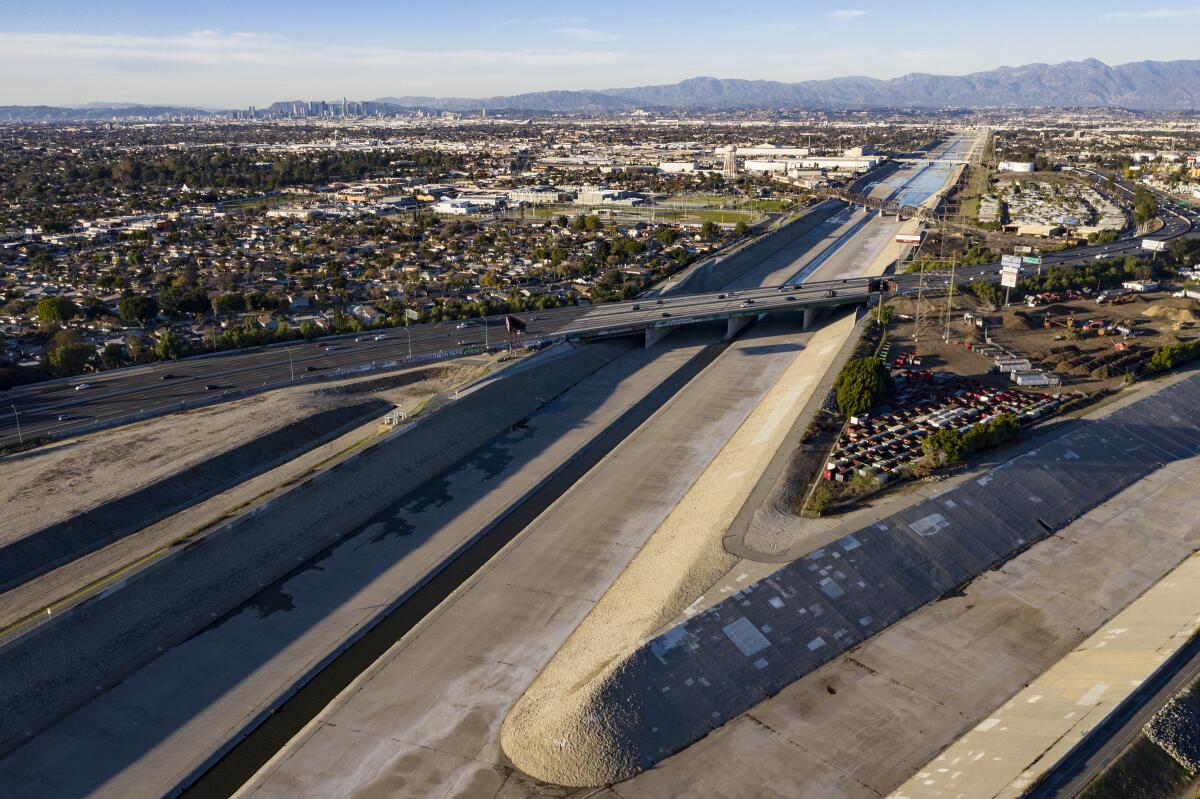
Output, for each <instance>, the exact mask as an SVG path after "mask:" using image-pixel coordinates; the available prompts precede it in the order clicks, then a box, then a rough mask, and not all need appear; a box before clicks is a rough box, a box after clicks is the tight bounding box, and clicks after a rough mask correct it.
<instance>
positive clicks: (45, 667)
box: [0, 340, 634, 754]
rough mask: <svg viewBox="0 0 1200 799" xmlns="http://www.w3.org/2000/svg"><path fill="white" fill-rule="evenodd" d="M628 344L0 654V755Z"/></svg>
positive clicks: (498, 395)
mask: <svg viewBox="0 0 1200 799" xmlns="http://www.w3.org/2000/svg"><path fill="white" fill-rule="evenodd" d="M633 345H634V342H633V341H632V340H620V341H610V342H604V343H599V344H592V345H588V346H586V347H578V348H574V347H566V346H564V347H562V348H561V349H556V350H551V351H547V352H546V353H543V354H542V355H541V356H538V357H537V358H536V359H535V360H534V361H532V362H528V363H526V364H521V365H518V366H517V367H516V368H513V369H512V370H511V372H510V374H509V375H508V376H507V377H505V378H503V379H498V380H494V381H491V382H489V383H487V384H485V385H482V386H480V387H479V388H477V389H476V390H473V391H469V392H465V393H464V395H463V396H461V397H460V398H458V399H457V400H455V401H454V402H452V403H451V404H450V405H448V406H447V407H445V408H443V409H442V410H440V411H438V412H436V413H433V414H431V415H430V416H428V417H425V418H423V419H419V420H418V421H417V422H416V423H415V424H413V425H412V426H411V427H409V428H407V429H405V430H404V431H402V432H400V433H398V434H396V435H393V436H390V437H388V438H386V439H383V440H382V441H380V442H379V443H377V444H375V445H373V446H371V447H369V448H367V449H365V450H363V451H362V452H360V453H358V454H356V455H355V456H353V457H352V458H349V459H347V460H346V461H344V462H342V463H341V464H339V465H337V466H334V467H332V468H331V469H329V470H328V471H326V472H322V473H320V474H318V475H316V476H314V477H313V478H311V479H309V480H306V481H304V482H302V483H300V484H298V485H296V486H295V487H294V488H293V489H292V490H290V491H287V492H285V493H284V494H282V495H280V496H278V497H276V498H274V499H272V500H270V501H268V502H266V503H264V504H262V505H260V506H257V507H256V508H254V509H253V510H251V511H248V512H247V513H245V514H243V515H241V516H239V517H237V518H235V519H233V520H231V521H229V522H228V523H226V524H225V525H223V526H222V527H221V528H220V529H218V530H216V531H214V532H213V533H212V534H210V535H209V536H207V537H206V538H204V539H202V540H200V541H198V542H197V543H195V544H193V545H190V546H188V547H185V548H182V549H180V550H179V551H178V552H176V553H173V554H172V555H171V556H169V557H167V558H164V559H163V560H161V561H159V562H158V563H156V564H154V565H152V566H150V567H148V568H147V569H145V570H144V571H142V572H139V573H137V574H135V575H134V576H131V577H130V578H129V579H128V580H127V581H126V582H124V583H120V584H117V585H115V586H114V587H113V588H112V589H110V590H109V591H107V592H105V593H103V594H101V595H99V596H98V597H96V598H95V599H93V600H91V601H89V602H86V603H84V604H82V605H80V606H78V607H76V608H74V609H72V610H71V611H69V612H67V613H66V614H64V615H63V616H62V617H61V618H59V619H56V620H54V621H52V622H49V623H46V624H43V625H42V626H40V627H39V628H37V629H36V630H34V631H32V632H30V633H28V634H27V635H24V636H22V637H20V638H18V639H16V640H14V641H12V642H10V643H9V644H7V645H6V646H5V647H4V648H3V649H0V754H4V753H7V752H10V751H11V750H12V749H14V748H15V747H16V746H18V745H20V744H21V743H23V742H24V741H25V740H27V738H28V737H29V736H31V735H33V734H36V733H37V732H38V731H40V730H42V729H44V728H45V727H47V726H48V725H50V724H52V723H53V722H54V721H56V720H57V719H59V718H61V717H63V716H65V715H66V714H68V713H70V712H71V711H72V710H73V709H75V708H76V707H78V706H80V705H82V704H84V703H85V702H87V701H88V700H90V699H91V698H92V697H94V696H95V695H96V694H97V693H98V692H100V691H103V690H104V689H106V688H108V687H110V686H112V685H114V684H116V683H118V682H120V681H121V680H122V679H124V678H125V677H126V676H127V675H129V674H130V673H132V672H133V671H135V670H136V669H138V668H139V667H141V666H142V665H144V664H146V663H148V662H149V661H151V660H152V659H154V658H155V657H156V656H157V655H158V654H159V653H160V652H162V651H164V650H165V649H167V648H169V647H171V646H174V645H176V644H178V643H180V642H181V641H184V640H186V639H187V638H189V637H191V636H192V635H194V634H196V633H197V632H199V631H200V630H202V629H203V628H204V627H205V626H206V625H208V624H210V623H212V622H214V621H215V620H217V619H218V618H220V617H221V616H222V615H223V614H225V613H227V612H229V611H231V610H233V609H234V608H236V607H237V606H238V605H239V604H240V603H241V602H243V601H244V600H245V598H246V597H247V596H249V595H251V594H253V593H254V592H255V591H257V590H259V588H260V587H261V586H263V585H265V584H269V583H271V582H272V581H274V580H277V579H279V578H280V577H282V576H283V575H285V574H287V573H288V572H289V571H290V570H291V569H293V568H295V567H296V566H297V565H299V564H300V563H302V562H303V561H305V560H308V559H309V558H311V557H313V556H314V555H316V554H317V553H319V552H320V551H321V550H322V549H324V548H325V547H327V546H329V545H330V544H332V543H334V542H335V541H336V540H338V539H339V538H341V537H342V536H343V535H345V534H346V533H348V532H350V531H353V530H354V529H355V528H356V527H357V526H359V525H361V524H363V523H365V522H366V521H367V520H369V519H370V518H371V517H372V516H374V515H375V514H377V513H379V512H380V511H382V510H383V509H384V508H386V507H387V506H388V505H389V504H391V503H392V502H394V501H395V500H396V499H397V498H399V497H401V496H403V495H404V494H406V493H408V492H409V491H411V490H413V489H414V488H416V487H417V486H419V485H420V484H421V483H423V482H424V481H426V480H428V479H430V478H432V477H434V476H435V475H437V474H438V473H440V472H441V471H443V470H444V469H446V468H448V467H450V466H452V465H453V464H454V463H456V462H457V461H459V460H460V459H462V458H464V457H467V456H468V455H469V454H470V453H471V452H473V451H474V450H475V449H477V448H478V447H480V446H482V445H483V444H484V443H486V442H487V441H489V440H490V439H492V438H494V437H495V436H497V435H499V434H501V433H503V432H505V431H506V430H508V429H510V428H511V427H512V426H513V425H515V424H519V423H520V422H521V421H522V420H523V419H525V418H526V417H528V416H529V415H530V414H532V413H533V412H535V411H536V410H537V409H538V408H540V407H541V406H542V405H544V404H545V403H547V402H549V401H550V400H552V399H554V398H555V397H556V396H558V395H559V394H561V393H563V392H564V391H566V390H568V389H569V388H571V387H572V386H573V385H575V384H576V383H578V382H580V381H581V380H583V379H584V378H586V377H587V376H589V375H591V374H592V373H594V372H595V371H596V370H598V369H599V368H601V367H602V366H604V365H605V364H607V363H609V362H610V361H612V360H613V359H614V358H616V357H617V356H618V355H620V354H621V353H623V352H625V351H626V350H628V349H629V348H630V347H632V346H633Z"/></svg>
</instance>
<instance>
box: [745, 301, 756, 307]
mask: <svg viewBox="0 0 1200 799" xmlns="http://www.w3.org/2000/svg"><path fill="white" fill-rule="evenodd" d="M753 304H754V300H742V307H743V308H749V307H750V306H751V305H753Z"/></svg>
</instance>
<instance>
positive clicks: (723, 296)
mask: <svg viewBox="0 0 1200 799" xmlns="http://www.w3.org/2000/svg"><path fill="white" fill-rule="evenodd" d="M725 297H726V295H725V294H718V295H717V299H718V300H723V299H725Z"/></svg>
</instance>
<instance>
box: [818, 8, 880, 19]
mask: <svg viewBox="0 0 1200 799" xmlns="http://www.w3.org/2000/svg"><path fill="white" fill-rule="evenodd" d="M870 13H871V12H870V11H864V10H863V9H861V8H839V9H837V10H836V11H830V12H829V13H827V14H826V15H825V16H827V17H832V18H833V19H856V18H858V17H865V16H866V15H867V14H870Z"/></svg>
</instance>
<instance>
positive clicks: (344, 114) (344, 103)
mask: <svg viewBox="0 0 1200 799" xmlns="http://www.w3.org/2000/svg"><path fill="white" fill-rule="evenodd" d="M346 105H347V103H346V98H345V97H342V119H345V118H346V110H347V108H346Z"/></svg>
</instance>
